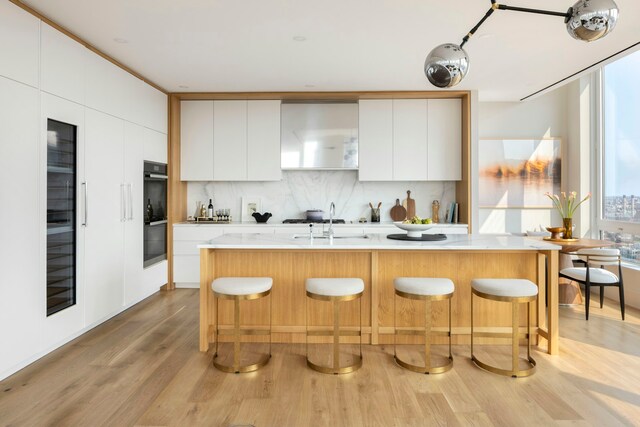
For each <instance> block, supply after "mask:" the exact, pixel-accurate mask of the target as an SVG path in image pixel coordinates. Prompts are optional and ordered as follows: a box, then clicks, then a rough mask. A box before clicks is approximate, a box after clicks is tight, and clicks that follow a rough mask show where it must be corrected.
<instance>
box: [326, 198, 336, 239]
mask: <svg viewBox="0 0 640 427" xmlns="http://www.w3.org/2000/svg"><path fill="white" fill-rule="evenodd" d="M335 214H336V204H335V203H333V202H331V205H329V230H327V236H328V237H329V240H333V216H334V215H335Z"/></svg>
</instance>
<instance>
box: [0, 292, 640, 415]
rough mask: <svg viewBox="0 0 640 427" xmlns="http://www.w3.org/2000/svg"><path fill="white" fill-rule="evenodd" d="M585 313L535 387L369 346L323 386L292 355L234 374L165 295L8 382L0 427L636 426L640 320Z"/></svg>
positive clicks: (572, 322) (189, 296)
mask: <svg viewBox="0 0 640 427" xmlns="http://www.w3.org/2000/svg"><path fill="white" fill-rule="evenodd" d="M583 311H584V310H583V308H575V309H574V308H561V310H560V313H561V319H560V320H561V323H560V331H561V337H562V338H561V341H560V345H561V353H560V356H549V355H547V354H545V353H543V352H542V351H537V350H536V351H534V352H533V357H534V358H536V360H537V361H538V371H537V373H536V374H535V375H534V376H533V377H530V378H524V379H517V380H516V379H512V378H504V377H500V376H497V375H494V374H490V373H487V372H484V371H481V370H479V369H478V368H476V367H475V366H473V365H472V364H471V362H470V361H469V348H468V346H454V349H453V351H454V367H453V369H452V370H451V371H449V372H447V373H445V374H441V375H433V376H427V375H421V374H416V373H412V372H408V371H406V370H404V369H402V368H399V367H398V366H396V365H395V364H394V363H393V361H392V358H391V354H392V351H393V350H392V348H391V347H387V346H365V347H364V366H363V368H362V369H361V370H359V371H357V372H356V373H354V374H348V375H344V376H333V375H323V374H319V373H316V372H313V371H311V370H309V369H308V368H307V367H306V365H305V362H304V356H303V354H304V347H303V346H302V345H288V344H287V345H285V344H282V345H274V347H273V358H272V360H271V362H270V363H269V364H268V365H267V367H265V368H264V369H263V370H261V371H258V372H255V373H250V374H242V375H235V374H224V373H222V372H219V371H217V370H216V369H215V368H213V366H212V364H211V354H203V353H200V352H199V351H198V290H187V289H183V290H176V291H174V292H169V293H159V294H156V295H154V296H152V297H150V298H148V299H147V300H145V301H144V302H142V303H141V304H138V305H137V306H135V307H133V308H132V309H130V310H128V311H126V312H125V313H123V314H121V315H120V316H118V317H116V318H114V319H112V320H110V321H109V322H107V323H105V324H103V325H101V326H100V327H98V328H95V329H94V330H92V331H90V332H89V333H87V334H85V335H84V336H82V337H80V338H78V339H76V340H75V341H73V342H71V343H70V344H68V345H66V346H64V347H63V348H61V349H59V350H57V351H55V352H53V353H51V354H50V355H48V356H46V357H45V358H43V359H41V360H39V361H38V362H36V363H34V364H32V365H31V366H29V367H27V368H26V369H24V370H22V371H20V372H18V373H17V374H15V375H13V376H12V377H10V378H8V379H6V380H4V381H2V382H0V425H15V426H22V425H26V426H31V425H33V426H46V425H74V426H100V425H112V426H129V425H141V426H142V425H144V426H164V425H172V426H195V425H206V426H232V425H255V426H292V427H294V426H296V427H297V426H360V425H367V426H425V425H478V426H484V425H505V426H515V425H519V426H521V425H532V426H533V425H535V426H540V425H597V426H614V425H633V424H636V425H637V424H640V312H638V311H636V310H628V311H627V320H626V321H625V322H622V321H621V320H620V316H619V311H618V308H617V306H616V305H615V304H614V303H609V302H608V303H607V306H606V307H605V308H604V309H603V310H600V309H599V308H597V307H596V304H595V303H594V304H593V306H592V311H591V313H592V314H591V316H590V320H589V322H586V321H585V320H584V314H583ZM508 351H509V347H508V346H500V347H498V346H491V347H489V346H483V348H482V349H481V352H480V354H481V355H482V356H483V357H484V358H485V359H487V360H492V359H494V355H501V356H504V357H508V356H507V354H508ZM506 360H508V358H507V359H506Z"/></svg>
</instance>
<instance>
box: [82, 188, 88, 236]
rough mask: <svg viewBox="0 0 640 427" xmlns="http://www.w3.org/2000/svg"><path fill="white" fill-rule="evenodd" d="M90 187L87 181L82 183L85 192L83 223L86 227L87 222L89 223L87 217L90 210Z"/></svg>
mask: <svg viewBox="0 0 640 427" xmlns="http://www.w3.org/2000/svg"><path fill="white" fill-rule="evenodd" d="M88 187H89V185H88V184H87V183H86V182H83V183H82V188H83V193H84V218H83V220H82V225H83V226H84V227H86V226H87V224H88V223H89V222H88V221H87V218H88V217H89V213H88V211H89V202H88V201H87V200H88V198H87V194H88V190H87V188H88Z"/></svg>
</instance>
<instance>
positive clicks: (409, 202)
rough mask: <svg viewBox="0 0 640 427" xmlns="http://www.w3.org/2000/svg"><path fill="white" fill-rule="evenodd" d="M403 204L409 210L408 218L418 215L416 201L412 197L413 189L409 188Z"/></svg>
mask: <svg viewBox="0 0 640 427" xmlns="http://www.w3.org/2000/svg"><path fill="white" fill-rule="evenodd" d="M402 206H403V207H404V208H405V209H406V210H407V218H413V217H414V216H416V201H415V200H414V199H412V198H411V190H407V198H406V199H404V200H403V201H402Z"/></svg>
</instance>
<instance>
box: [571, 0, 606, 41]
mask: <svg viewBox="0 0 640 427" xmlns="http://www.w3.org/2000/svg"><path fill="white" fill-rule="evenodd" d="M570 12H571V16H570V17H568V18H567V20H566V24H567V31H568V32H569V34H570V35H571V37H573V38H574V39H577V40H583V41H586V42H592V41H595V40H599V39H601V38H603V37H604V36H606V35H607V34H609V33H610V32H611V31H612V30H613V28H614V27H615V26H616V21H617V20H618V6H617V5H616V3H615V2H614V1H613V0H580V1H578V2H576V4H574V5H573V7H572V8H571V9H570Z"/></svg>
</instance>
